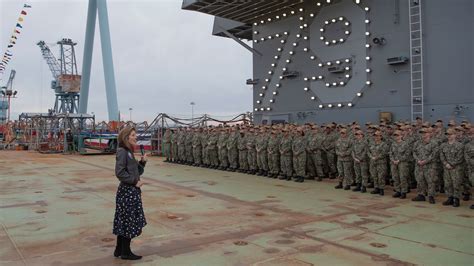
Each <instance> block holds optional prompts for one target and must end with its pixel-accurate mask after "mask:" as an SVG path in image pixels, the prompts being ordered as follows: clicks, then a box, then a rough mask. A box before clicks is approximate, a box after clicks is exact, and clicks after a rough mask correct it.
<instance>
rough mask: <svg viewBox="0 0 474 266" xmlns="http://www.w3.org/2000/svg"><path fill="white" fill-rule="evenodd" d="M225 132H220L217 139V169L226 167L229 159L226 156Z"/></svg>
mask: <svg viewBox="0 0 474 266" xmlns="http://www.w3.org/2000/svg"><path fill="white" fill-rule="evenodd" d="M227 138H228V136H227V133H226V132H221V133H220V135H219V138H218V141H217V151H218V153H219V163H220V165H219V166H220V167H219V169H227V167H229V161H228V158H227V145H226V144H227Z"/></svg>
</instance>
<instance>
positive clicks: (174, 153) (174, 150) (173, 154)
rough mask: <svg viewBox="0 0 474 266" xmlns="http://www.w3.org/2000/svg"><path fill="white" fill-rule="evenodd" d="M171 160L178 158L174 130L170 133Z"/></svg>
mask: <svg viewBox="0 0 474 266" xmlns="http://www.w3.org/2000/svg"><path fill="white" fill-rule="evenodd" d="M170 156H171V161H173V162H175V161H176V159H177V158H178V136H177V134H176V131H173V132H172V133H171V154H170Z"/></svg>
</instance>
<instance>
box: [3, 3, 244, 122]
mask: <svg viewBox="0 0 474 266" xmlns="http://www.w3.org/2000/svg"><path fill="white" fill-rule="evenodd" d="M87 2H88V1H86V0H81V1H79V0H78V1H69V0H67V1H66V0H64V1H47V0H41V1H40V0H38V1H29V3H30V4H31V5H32V6H33V8H32V9H28V10H27V11H28V15H27V16H26V18H25V21H24V22H23V24H24V28H23V29H22V32H21V34H20V36H19V38H18V42H17V45H15V47H14V50H13V53H14V57H13V59H12V60H11V63H10V64H9V68H7V70H6V71H5V74H4V75H3V77H2V80H1V81H0V84H1V85H4V83H5V82H6V79H7V78H8V77H7V76H8V73H9V70H10V69H15V70H16V71H17V77H16V80H15V83H14V86H15V89H16V90H18V91H19V98H18V99H15V100H14V102H13V103H12V105H13V106H12V115H14V116H17V115H18V113H21V112H40V111H41V112H45V111H46V110H47V109H48V108H51V107H52V106H53V104H54V93H53V91H52V90H51V89H50V81H51V79H52V76H51V73H50V72H49V69H48V67H47V65H46V63H45V61H44V60H43V59H42V57H41V53H40V50H39V47H37V46H36V42H37V41H39V40H44V41H46V42H47V43H48V44H49V43H55V42H56V41H58V40H59V39H61V38H63V37H67V38H71V39H73V40H75V41H76V42H77V43H78V45H77V46H76V56H77V60H78V63H79V65H78V67H79V71H81V70H82V54H83V42H84V35H85V24H86V16H87ZM23 3H24V1H17V0H0V15H1V25H2V26H1V29H0V30H1V32H0V38H1V40H0V45H1V46H0V52H1V53H2V54H3V52H4V50H5V49H6V46H7V43H8V40H9V37H10V35H11V30H12V29H13V27H14V26H15V24H16V19H17V18H18V15H19V13H20V11H21V9H22V7H23ZM108 11H109V23H110V28H111V38H112V49H113V56H114V67H115V76H116V84H117V94H118V100H119V108H120V110H121V112H122V117H124V118H127V119H128V113H129V112H128V108H129V107H132V108H133V118H134V120H151V119H152V118H153V117H154V116H155V115H156V114H157V113H160V112H166V113H171V114H181V115H187V116H189V115H190V113H191V107H190V105H189V103H190V102H191V101H194V102H196V106H195V113H196V114H201V113H208V114H216V115H233V114H237V113H240V112H245V111H250V110H251V106H252V101H251V99H252V91H251V89H250V87H249V86H247V85H245V80H246V79H247V78H250V77H251V76H252V61H251V60H252V57H251V54H250V53H249V52H248V51H247V50H245V49H244V48H243V47H241V46H239V45H238V44H237V43H235V42H234V41H233V40H231V39H227V38H220V37H214V36H212V35H211V29H212V23H213V17H212V16H208V15H205V14H201V13H196V12H190V11H184V10H181V1H180V0H160V1H145V0H139V1H113V0H109V1H108ZM99 40H100V35H99V28H98V25H97V26H96V34H95V44H94V55H93V68H92V77H91V86H90V87H91V89H90V94H89V112H94V113H95V114H96V115H97V117H98V119H99V120H103V119H106V118H107V108H106V99H105V83H104V77H103V72H102V69H103V68H102V55H101V48H100V41H99ZM51 48H52V50H53V51H55V54H56V55H57V51H58V46H54V45H53V46H51Z"/></svg>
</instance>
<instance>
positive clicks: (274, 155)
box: [267, 134, 280, 176]
mask: <svg viewBox="0 0 474 266" xmlns="http://www.w3.org/2000/svg"><path fill="white" fill-rule="evenodd" d="M279 148H280V139H279V137H278V136H277V135H276V134H272V135H271V136H270V139H269V140H268V146H267V151H268V168H269V172H270V174H272V175H274V176H277V175H278V174H279V173H280V150H279Z"/></svg>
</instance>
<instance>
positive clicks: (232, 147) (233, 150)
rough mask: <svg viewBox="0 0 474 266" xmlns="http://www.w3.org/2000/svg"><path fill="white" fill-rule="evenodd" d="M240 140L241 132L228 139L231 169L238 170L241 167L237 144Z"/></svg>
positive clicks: (233, 133) (232, 134)
mask: <svg viewBox="0 0 474 266" xmlns="http://www.w3.org/2000/svg"><path fill="white" fill-rule="evenodd" d="M238 138H239V132H237V131H234V132H231V133H230V136H229V138H228V139H227V143H226V146H227V154H228V158H229V165H230V168H231V169H233V170H236V169H237V168H238V166H239V151H238V149H237V142H238Z"/></svg>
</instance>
